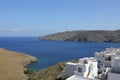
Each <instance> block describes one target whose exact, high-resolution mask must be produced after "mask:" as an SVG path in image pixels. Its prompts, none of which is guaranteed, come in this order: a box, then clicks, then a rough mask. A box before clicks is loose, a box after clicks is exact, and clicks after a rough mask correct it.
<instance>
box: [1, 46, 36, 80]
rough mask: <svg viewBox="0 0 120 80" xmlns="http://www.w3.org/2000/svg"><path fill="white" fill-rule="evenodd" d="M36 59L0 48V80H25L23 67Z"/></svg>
mask: <svg viewBox="0 0 120 80" xmlns="http://www.w3.org/2000/svg"><path fill="white" fill-rule="evenodd" d="M33 61H36V58H35V57H33V56H29V55H26V54H22V53H18V52H12V51H8V50H5V49H2V48H0V80H27V76H26V75H25V74H24V70H25V68H24V67H25V66H26V65H27V64H29V63H31V62H33Z"/></svg>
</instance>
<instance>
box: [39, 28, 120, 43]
mask: <svg viewBox="0 0 120 80" xmlns="http://www.w3.org/2000/svg"><path fill="white" fill-rule="evenodd" d="M40 39H41V40H62V41H77V42H120V30H116V31H107V30H89V31H84V30H83V31H82V30H77V31H66V32H59V33H55V34H50V35H46V36H43V37H40Z"/></svg>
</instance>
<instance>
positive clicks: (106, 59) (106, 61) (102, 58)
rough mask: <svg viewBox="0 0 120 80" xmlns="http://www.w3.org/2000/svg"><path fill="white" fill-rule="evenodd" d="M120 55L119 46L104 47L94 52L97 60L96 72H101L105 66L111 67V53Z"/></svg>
mask: <svg viewBox="0 0 120 80" xmlns="http://www.w3.org/2000/svg"><path fill="white" fill-rule="evenodd" d="M114 53H116V54H118V55H120V48H106V50H105V51H102V52H96V53H95V58H96V59H97V61H98V72H100V73H101V72H103V71H104V70H105V69H106V68H107V67H109V68H110V67H111V56H112V54H114Z"/></svg>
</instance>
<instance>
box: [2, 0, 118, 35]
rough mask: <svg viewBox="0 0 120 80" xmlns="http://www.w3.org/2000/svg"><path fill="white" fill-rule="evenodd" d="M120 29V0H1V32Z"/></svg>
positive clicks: (36, 33) (8, 33)
mask: <svg viewBox="0 0 120 80" xmlns="http://www.w3.org/2000/svg"><path fill="white" fill-rule="evenodd" d="M104 29H105V30H116V29H120V0H0V36H39V35H40V36H41V35H46V34H49V33H55V32H63V31H71V30H104Z"/></svg>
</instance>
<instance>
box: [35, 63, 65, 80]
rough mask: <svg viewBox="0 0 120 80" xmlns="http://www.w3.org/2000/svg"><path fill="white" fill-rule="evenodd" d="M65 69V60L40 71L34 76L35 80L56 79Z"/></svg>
mask: <svg viewBox="0 0 120 80" xmlns="http://www.w3.org/2000/svg"><path fill="white" fill-rule="evenodd" d="M64 69H65V62H61V63H58V64H56V65H53V66H51V67H49V68H46V69H43V70H40V71H38V72H37V73H36V74H35V76H34V80H55V79H56V78H59V77H60V76H61V75H60V74H61V73H62V72H63V71H64Z"/></svg>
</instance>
